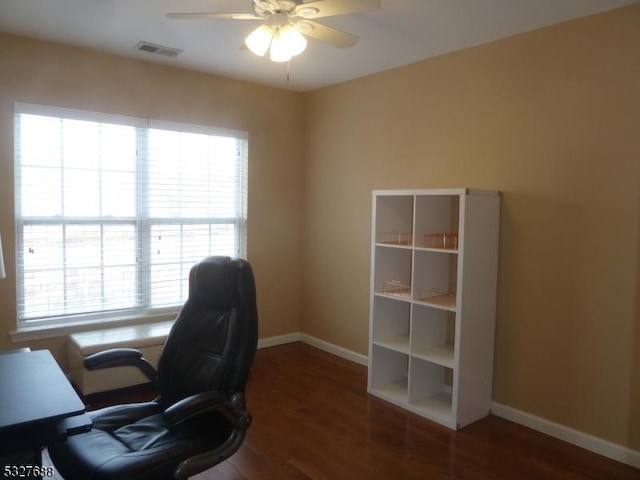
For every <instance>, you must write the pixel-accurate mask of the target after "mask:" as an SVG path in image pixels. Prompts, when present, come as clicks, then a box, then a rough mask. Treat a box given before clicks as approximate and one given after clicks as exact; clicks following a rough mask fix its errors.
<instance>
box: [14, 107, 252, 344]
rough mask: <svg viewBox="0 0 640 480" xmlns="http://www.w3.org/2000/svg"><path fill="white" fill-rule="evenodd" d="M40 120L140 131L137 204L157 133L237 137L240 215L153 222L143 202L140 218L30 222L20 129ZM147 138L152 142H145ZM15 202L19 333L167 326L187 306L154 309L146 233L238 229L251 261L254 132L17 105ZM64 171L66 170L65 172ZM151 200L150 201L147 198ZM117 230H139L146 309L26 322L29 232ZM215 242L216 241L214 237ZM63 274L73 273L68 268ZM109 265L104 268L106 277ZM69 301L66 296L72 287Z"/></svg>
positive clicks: (140, 289)
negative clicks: (76, 227)
mask: <svg viewBox="0 0 640 480" xmlns="http://www.w3.org/2000/svg"><path fill="white" fill-rule="evenodd" d="M23 114H26V115H38V116H51V117H57V118H63V119H70V120H81V121H89V122H95V123H109V124H117V125H121V126H129V127H133V128H135V129H136V141H137V142H138V143H137V146H138V147H140V146H142V147H143V148H146V149H147V150H146V151H145V152H143V153H142V154H140V153H139V154H137V155H136V167H135V173H134V175H135V192H136V198H138V197H139V193H138V192H139V190H140V189H142V192H147V191H148V189H149V185H150V184H149V182H148V175H147V172H145V171H140V166H141V165H142V166H143V169H148V167H149V165H150V161H151V159H150V155H149V142H148V136H149V132H150V131H151V130H168V131H172V132H180V133H187V134H204V135H209V136H221V137H231V138H234V139H235V140H236V141H241V142H243V144H241V146H240V147H237V148H236V153H239V152H241V154H242V158H241V159H240V160H238V162H244V164H243V165H241V164H240V165H239V166H238V164H237V165H236V168H240V169H242V171H241V175H240V183H239V184H240V189H241V191H242V197H241V198H240V203H235V204H234V206H235V207H236V213H237V215H235V216H231V217H226V218H222V217H220V218H219V217H191V218H188V217H167V218H162V217H151V216H150V215H149V214H148V212H144V213H143V211H144V210H147V208H146V207H148V205H149V204H148V203H147V204H146V206H141V205H139V203H140V202H139V201H136V207H135V210H136V214H135V217H104V216H96V217H72V216H69V217H63V216H49V217H47V216H42V217H38V216H32V217H28V216H24V215H23V209H22V199H23V192H22V182H21V180H20V179H21V177H20V175H21V171H19V170H21V169H22V163H21V162H20V159H21V152H20V141H19V137H18V135H19V130H18V124H19V122H20V115H23ZM141 137H146V138H144V139H143V140H142V141H141ZM13 138H14V143H15V145H14V168H15V171H14V180H15V181H14V188H15V190H14V200H15V226H16V258H15V263H16V309H17V311H16V314H17V327H18V332H19V331H29V330H34V329H35V330H43V329H47V328H53V329H59V328H62V329H67V327H71V328H73V327H74V326H77V325H86V324H90V325H98V326H100V327H105V326H109V327H110V326H117V325H120V324H123V323H124V324H127V323H131V322H132V321H133V322H135V323H142V322H146V321H160V320H167V319H171V318H174V317H175V314H176V313H177V312H178V311H179V309H180V308H181V306H182V305H178V304H176V305H172V306H168V307H154V306H153V305H151V304H150V298H151V287H152V284H151V281H149V280H148V278H149V276H150V273H149V272H150V270H151V267H152V262H151V259H150V257H148V252H149V251H150V249H151V241H152V240H151V237H150V235H144V234H143V232H144V231H146V232H150V230H151V228H152V227H153V226H154V225H162V224H166V225H175V226H178V227H180V228H182V226H185V225H195V224H199V223H201V224H207V225H213V224H216V223H218V224H225V225H233V228H234V229H235V235H236V238H237V245H236V256H239V257H246V252H247V200H248V132H245V131H239V130H231V129H222V128H215V127H209V126H203V125H193V124H186V123H177V122H169V121H162V120H151V119H142V118H136V117H128V116H122V115H114V114H106V113H99V112H90V111H82V110H75V109H68V108H62V107H53V106H44V105H35V104H26V103H15V104H14V136H13ZM63 171H64V170H63ZM147 198H148V196H147ZM109 223H112V224H127V223H130V224H132V225H134V235H135V237H136V240H135V249H136V251H137V252H138V255H140V257H141V260H140V261H138V262H136V266H135V270H136V280H135V282H134V283H135V288H136V294H135V295H136V297H138V298H140V299H142V305H138V306H136V307H133V308H121V309H115V310H106V311H105V310H102V311H98V312H83V313H78V314H63V315H52V316H42V317H29V318H25V317H24V315H25V310H24V309H25V305H24V302H23V300H22V299H23V298H24V296H25V291H24V289H25V274H26V272H25V269H24V268H25V265H24V259H23V254H21V253H20V252H24V229H25V226H27V225H55V226H61V227H62V229H64V228H65V226H67V225H73V224H82V225H91V224H93V225H97V226H104V225H108V224H109ZM209 238H211V237H209ZM63 248H66V242H63ZM62 268H63V270H64V269H66V268H68V267H67V266H66V265H64V266H63V267H62ZM103 269H104V265H103V266H102V267H101V271H103ZM64 289H65V295H66V287H64Z"/></svg>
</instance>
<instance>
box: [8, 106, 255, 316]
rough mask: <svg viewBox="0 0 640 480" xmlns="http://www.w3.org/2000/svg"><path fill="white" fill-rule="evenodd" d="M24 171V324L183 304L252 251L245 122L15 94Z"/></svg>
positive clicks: (19, 186)
mask: <svg viewBox="0 0 640 480" xmlns="http://www.w3.org/2000/svg"><path fill="white" fill-rule="evenodd" d="M15 172H16V182H15V192H16V220H17V258H16V263H17V271H18V318H19V320H20V321H22V322H36V321H38V322H43V321H47V320H55V321H56V322H59V321H60V320H61V319H69V320H76V319H77V317H78V316H81V317H83V318H89V319H92V318H95V319H97V320H98V319H105V318H118V317H120V316H124V315H132V314H134V315H140V314H147V313H149V312H156V311H161V310H163V309H175V308H176V307H178V306H180V305H181V304H182V303H183V302H184V300H185V299H186V297H187V293H188V291H187V289H188V273H189V269H190V268H191V266H193V264H194V263H196V262H197V261H198V260H200V259H202V258H204V257H206V256H208V255H229V256H240V257H245V256H246V210H247V208H246V205H247V135H246V133H245V132H237V131H228V130H219V129H212V128H207V127H200V126H193V125H183V124H173V123H167V122H153V121H147V120H141V119H136V118H128V117H119V116H112V115H102V114H97V113H90V112H79V111H74V110H67V109H58V108H50V107H42V106H36V105H25V104H17V105H16V108H15Z"/></svg>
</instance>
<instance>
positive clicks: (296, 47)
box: [167, 0, 381, 62]
mask: <svg viewBox="0 0 640 480" xmlns="http://www.w3.org/2000/svg"><path fill="white" fill-rule="evenodd" d="M380 4H381V0H317V1H311V2H307V3H303V0H253V13H168V14H167V17H168V18H183V19H231V20H259V21H262V25H260V26H259V27H258V28H256V29H255V30H253V31H252V32H251V33H250V34H249V35H248V36H247V38H246V39H245V44H246V46H247V47H248V48H249V50H251V51H252V52H253V53H255V54H256V55H259V56H264V55H265V54H266V53H267V51H270V59H271V60H272V61H274V62H286V61H288V60H290V59H291V58H292V57H294V56H296V55H299V54H300V53H302V52H303V51H304V49H305V48H306V47H307V40H306V39H305V36H306V37H310V38H314V39H316V40H320V41H322V42H326V43H328V44H330V45H333V46H335V47H338V48H348V47H351V46H353V45H355V44H356V43H357V41H358V40H359V37H357V36H356V35H352V34H350V33H346V32H343V31H341V30H338V29H336V28H333V27H329V26H327V25H323V24H322V23H318V22H316V21H314V20H315V19H318V18H324V17H333V16H337V15H348V14H352V13H365V12H371V11H374V10H378V9H379V8H380Z"/></svg>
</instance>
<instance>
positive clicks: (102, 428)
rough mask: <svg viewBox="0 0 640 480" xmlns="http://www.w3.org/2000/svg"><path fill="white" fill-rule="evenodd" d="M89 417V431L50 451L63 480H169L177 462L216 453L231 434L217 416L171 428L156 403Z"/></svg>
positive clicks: (55, 445) (126, 406) (209, 416)
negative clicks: (202, 453)
mask: <svg viewBox="0 0 640 480" xmlns="http://www.w3.org/2000/svg"><path fill="white" fill-rule="evenodd" d="M144 414H148V415H144ZM90 415H91V417H92V418H93V420H94V426H93V429H92V430H91V431H89V432H87V433H85V434H81V435H74V436H71V437H69V438H68V439H67V440H66V441H63V442H60V443H57V444H54V445H51V446H50V447H49V454H50V456H51V459H52V460H53V462H54V463H55V465H56V468H57V469H58V470H59V472H60V473H61V474H62V476H63V477H65V478H67V479H78V480H81V479H95V480H99V479H104V480H106V479H123V478H127V479H136V478H145V479H146V478H154V479H163V478H172V476H173V471H174V469H175V466H176V465H177V464H178V463H179V462H181V461H182V460H184V459H186V458H188V457H190V456H192V455H194V453H198V452H204V451H207V450H211V449H215V448H216V447H217V446H219V445H221V444H222V443H223V442H224V441H225V440H226V439H227V438H228V436H229V435H230V434H231V428H230V426H229V423H228V422H227V421H226V420H225V419H224V418H223V417H222V416H220V415H219V414H217V413H215V412H214V413H212V414H210V415H209V414H208V415H204V416H200V417H198V419H197V421H193V422H185V423H184V424H180V425H179V426H172V427H169V426H168V425H167V424H166V422H165V421H164V419H163V417H162V410H161V408H160V406H159V405H158V404H156V403H155V402H149V403H143V404H132V405H118V406H116V407H108V408H105V409H103V410H98V411H96V412H91V414H90Z"/></svg>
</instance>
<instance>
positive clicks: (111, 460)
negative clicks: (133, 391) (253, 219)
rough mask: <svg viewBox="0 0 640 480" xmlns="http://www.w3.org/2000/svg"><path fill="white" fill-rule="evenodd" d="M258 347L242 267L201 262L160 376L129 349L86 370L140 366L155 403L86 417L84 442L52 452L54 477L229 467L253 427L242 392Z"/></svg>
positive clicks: (248, 274) (166, 474)
mask: <svg viewBox="0 0 640 480" xmlns="http://www.w3.org/2000/svg"><path fill="white" fill-rule="evenodd" d="M257 338H258V314H257V307H256V292H255V283H254V278H253V272H252V269H251V266H250V265H249V263H248V262H246V261H244V260H240V259H230V258H228V257H209V258H206V259H204V260H202V261H201V262H199V263H198V264H197V265H195V266H194V267H193V268H192V269H191V272H190V274H189V298H188V300H187V302H186V303H185V305H184V307H183V308H182V310H181V311H180V313H179V315H178V317H177V319H176V321H175V324H174V325H173V327H172V329H171V332H170V333H169V336H168V338H167V341H166V343H165V346H164V350H163V352H162V355H161V356H160V360H159V363H158V370H157V372H156V370H155V369H154V368H153V366H151V365H150V364H149V363H148V362H146V360H145V359H144V358H142V354H141V353H140V352H139V351H138V350H135V349H113V350H108V351H105V352H99V353H96V354H95V355H91V356H89V357H87V359H86V361H85V365H86V367H87V368H88V369H90V370H92V369H97V368H108V367H116V366H124V365H135V366H138V367H140V368H141V370H142V371H143V372H145V374H146V375H147V376H148V377H149V378H150V379H151V380H152V381H154V382H156V384H157V385H158V388H159V390H160V396H159V397H158V398H157V399H156V400H154V401H152V402H145V403H137V404H128V405H116V406H113V407H107V408H104V409H101V410H98V411H95V412H90V414H89V415H90V416H91V418H92V420H93V429H92V430H91V431H90V432H88V433H84V434H79V435H74V436H70V437H69V438H67V439H66V440H65V441H62V442H59V443H56V444H53V445H50V446H49V455H50V457H51V459H52V461H53V464H54V465H55V467H56V468H57V470H58V472H59V473H60V474H61V475H62V476H63V477H64V478H65V479H66V480H81V479H89V478H90V479H92V480H99V479H118V480H123V479H126V480H133V479H140V480H141V479H152V480H161V479H169V478H171V479H186V478H187V477H189V476H192V475H195V474H196V473H198V472H201V471H203V470H206V469H208V468H210V467H212V466H214V465H216V464H217V463H219V462H221V461H223V460H225V459H227V458H229V457H230V456H231V455H232V454H233V453H235V452H236V451H237V450H238V448H240V445H241V444H242V442H243V440H244V438H245V434H246V431H247V428H248V427H249V425H250V423H251V415H250V414H249V413H248V412H247V410H246V408H245V401H244V388H245V383H246V380H247V376H248V374H249V370H250V367H251V364H252V363H253V359H254V356H255V351H256V345H257ZM44 401H46V399H44Z"/></svg>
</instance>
